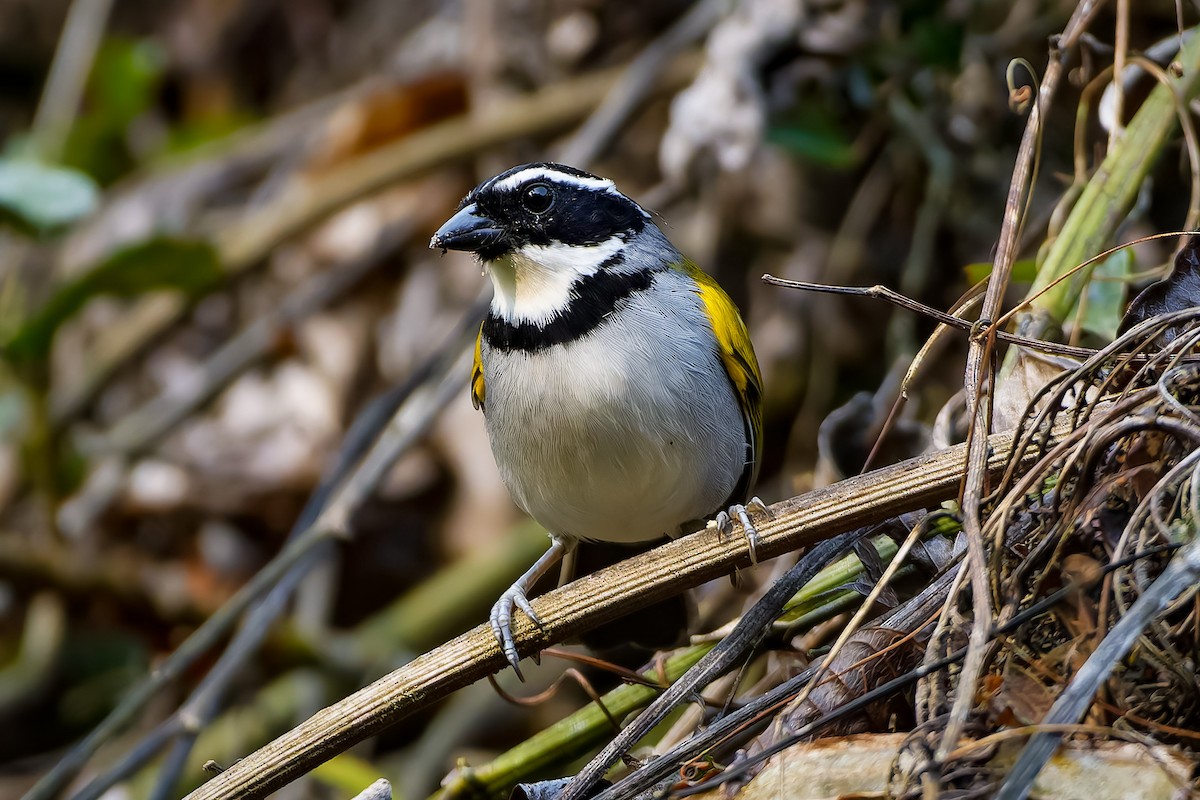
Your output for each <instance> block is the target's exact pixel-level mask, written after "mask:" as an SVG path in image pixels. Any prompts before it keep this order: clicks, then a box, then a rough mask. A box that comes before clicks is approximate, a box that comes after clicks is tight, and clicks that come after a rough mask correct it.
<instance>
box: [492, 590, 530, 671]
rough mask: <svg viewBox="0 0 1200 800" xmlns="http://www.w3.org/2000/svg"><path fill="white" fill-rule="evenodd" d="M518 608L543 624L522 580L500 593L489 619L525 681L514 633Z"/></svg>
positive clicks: (498, 638) (514, 667) (511, 661)
mask: <svg viewBox="0 0 1200 800" xmlns="http://www.w3.org/2000/svg"><path fill="white" fill-rule="evenodd" d="M517 608H519V609H521V610H522V611H524V612H525V616H527V617H529V618H530V619H531V620H533V623H534V624H535V625H541V624H542V621H541V620H540V619H538V615H537V613H536V612H534V610H533V604H531V603H530V602H529V598H528V597H526V596H525V587H524V586H522V585H521V583H520V582H517V583H514V584H513V585H512V586H510V587H508V589H507V590H505V592H504V594H502V595H500V599H499V600H497V601H496V603H495V605H493V606H492V613H491V616H490V618H489V619H490V620H491V623H492V633H494V634H495V635H496V641H498V642H499V643H500V648H501V649H502V650H503V651H504V657H505V658H506V659H508V663H509V664H511V665H512V668H513V672H515V673H517V677H518V678H520V679H521V680H522V681H524V680H525V676H524V675H522V674H521V668H520V667H519V666H517V664H518V662H520V660H521V658H520V656H518V655H517V642H516V640H515V639H514V638H513V633H512V620H513V611H514V609H517Z"/></svg>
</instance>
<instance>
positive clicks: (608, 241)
mask: <svg viewBox="0 0 1200 800" xmlns="http://www.w3.org/2000/svg"><path fill="white" fill-rule="evenodd" d="M647 229H653V230H655V231H657V229H656V228H654V224H653V222H652V221H651V220H650V215H649V214H648V213H646V211H645V210H643V209H642V207H641V206H639V205H638V204H637V203H635V202H633V201H632V200H630V199H629V198H628V197H626V196H625V195H623V194H621V193H620V192H619V191H617V188H616V186H615V185H614V184H613V182H612V181H611V180H607V179H605V178H598V177H596V176H595V175H590V174H588V173H586V172H583V171H582V170H578V169H575V168H574V167H568V166H564V165H562V164H551V163H537V164H524V165H522V166H519V167H513V168H512V169H510V170H507V171H506V172H502V173H500V174H499V175H497V176H495V177H494V178H490V179H488V180H486V181H484V182H483V183H481V184H479V185H478V186H476V187H475V188H474V189H472V190H471V191H470V192H469V193H468V194H467V196H466V197H465V198H463V201H462V203H460V204H459V207H458V212H457V213H456V214H455V215H454V216H453V217H451V218H450V219H449V220H447V221H446V223H445V224H444V225H442V227H440V228H438V231H437V233H435V234H434V235H433V238H432V239H431V240H430V242H429V246H430V247H432V248H435V249H441V250H443V251H445V250H464V251H467V252H472V253H475V254H476V255H478V256H479V258H480V260H481V261H482V262H483V264H484V267H485V268H486V269H487V271H488V274H489V275H490V276H491V278H492V282H493V283H494V285H495V288H496V294H495V298H494V300H493V303H492V308H493V311H494V312H495V313H497V314H499V315H500V316H502V317H504V318H505V319H508V320H510V321H514V322H519V321H529V322H534V323H541V322H544V321H546V320H547V319H550V318H552V317H554V316H555V315H557V314H559V313H561V312H562V311H563V309H565V308H566V307H567V306H568V305H569V304H570V303H571V302H572V300H573V299H575V298H576V297H577V296H578V294H579V292H580V286H581V285H582V282H585V280H586V279H587V278H589V277H591V276H594V275H596V274H597V273H599V272H601V271H606V270H621V271H628V270H631V269H634V268H635V267H636V268H638V269H640V268H641V266H639V265H633V264H628V263H625V262H626V258H625V256H626V255H627V248H628V245H629V244H630V243H631V242H633V241H634V240H636V239H637V238H638V237H639V236H640V235H641V234H642V233H643V232H644V231H646V230H647ZM656 238H659V239H660V238H661V235H660V236H659V237H656ZM663 241H664V242H665V239H664V240H663Z"/></svg>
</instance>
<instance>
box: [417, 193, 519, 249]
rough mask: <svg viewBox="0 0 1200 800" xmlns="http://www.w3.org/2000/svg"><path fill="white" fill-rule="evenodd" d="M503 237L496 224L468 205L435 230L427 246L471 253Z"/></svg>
mask: <svg viewBox="0 0 1200 800" xmlns="http://www.w3.org/2000/svg"><path fill="white" fill-rule="evenodd" d="M503 236H504V232H503V231H502V230H500V228H499V227H498V226H497V225H496V223H495V222H494V221H492V220H491V219H489V218H488V217H486V216H484V215H483V214H481V213H479V209H478V208H477V207H476V206H475V204H474V203H470V204H469V205H466V206H464V207H463V208H461V209H459V211H458V213H457V214H455V215H454V216H453V217H451V218H450V219H448V220H446V222H445V224H444V225H442V227H440V228H438V229H437V233H435V234H434V235H433V238H432V239H430V240H429V246H430V247H431V248H435V249H439V248H440V249H441V250H442V251H446V250H466V251H467V252H472V253H473V252H477V251H478V250H480V249H482V248H483V247H485V246H487V245H494V244H497V243H498V242H499V241H500V240H501V239H502V238H503Z"/></svg>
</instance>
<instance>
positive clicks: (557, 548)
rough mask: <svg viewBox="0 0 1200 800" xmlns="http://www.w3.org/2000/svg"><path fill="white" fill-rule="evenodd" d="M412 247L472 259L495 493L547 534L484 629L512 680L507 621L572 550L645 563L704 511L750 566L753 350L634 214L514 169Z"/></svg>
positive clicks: (704, 277)
mask: <svg viewBox="0 0 1200 800" xmlns="http://www.w3.org/2000/svg"><path fill="white" fill-rule="evenodd" d="M429 246H430V247H431V248H434V249H440V250H441V251H442V253H443V254H445V252H446V251H448V250H458V251H466V252H470V253H474V254H475V255H476V256H477V257H478V259H479V261H480V262H481V263H482V266H483V271H484V272H485V273H486V274H487V276H488V277H489V278H490V279H491V283H492V286H493V295H492V300H491V303H490V307H489V309H488V311H487V314H486V316H485V318H484V320H483V322H482V324H481V326H480V330H479V335H478V337H477V339H476V343H475V355H474V363H473V365H472V373H471V380H470V393H471V400H472V402H473V404H474V406H475V407H476V408H477V409H478V410H480V411H482V412H483V418H484V427H485V428H486V430H487V435H488V439H489V441H490V444H491V449H492V453H493V456H494V457H495V461H496V465H497V467H498V469H499V472H500V476H501V478H502V480H503V482H504V484H505V485H506V487H507V488H508V490H509V493H510V494H511V495H512V497H513V499H514V500H515V502H516V504H517V505H518V506H520V507H521V508H522V509H523V510H524V511H525V512H526V513H527V514H529V516H531V517H532V518H533V519H534V520H535V521H536V522H537V523H539V524H540V525H541V526H542V527H544V528H545V529H546V530H547V532H548V533H549V536H550V547H549V549H547V550H546V552H545V554H544V555H543V556H542V557H541V558H539V559H538V560H537V562H536V563H534V564H533V566H531V567H530V568H529V570H528V571H527V572H525V573H524V574H523V575H522V576H521V577H520V578H519V579H518V580H517V581H516V582H514V583H513V585H512V586H511V587H510V588H509V589H508V590H507V591H505V592H504V593H503V594H502V595H501V596H500V598H499V599H498V600H497V601H496V603H495V605H494V606H493V607H492V610H491V614H490V615H489V622H490V625H491V628H492V631H493V633H494V635H495V637H496V639H497V642H498V643H499V645H500V647H501V649H502V650H503V652H504V655H505V658H506V659H507V660H508V662H509V664H511V665H512V667H513V670H514V671H515V672H516V674H517V676H518V677H521V671H520V668H519V666H518V661H519V656H518V653H517V647H516V644H515V640H514V637H513V633H512V622H513V617H514V614H515V611H516V610H517V609H519V610H521V611H522V612H523V613H525V614H526V615H527V616H528V617H529V618H530V619H531V620H532V621H533V622H534V623H535V624H540V621H539V620H538V618H537V615H536V613H535V612H534V609H533V606H532V605H531V603H530V602H529V599H528V595H529V592H530V590H531V589H532V587H533V585H534V583H535V582H536V581H537V580H538V579H539V578H540V577H542V576H543V575H544V574H546V573H547V572H548V571H549V570H550V569H551V568H552V567H553V566H554V565H555V564H556V563H558V562H559V561H563V562H564V564H563V566H564V569H567V568H568V566H569V565H570V564H571V563H572V562H573V559H574V556H575V555H576V554H577V552H576V551H577V549H578V548H579V547H580V545H581V544H586V543H589V542H592V543H610V544H616V545H624V546H631V547H634V546H641V548H642V549H646V546H647V545H648V544H649V543H657V542H660V541H663V540H665V538H668V537H671V538H673V537H676V536H679V535H681V534H682V533H685V532H688V531H689V526H692V525H696V523H699V525H701V526H702V525H704V524H705V523H704V520H708V519H710V518H714V515H715V518H714V519H712V521H711V522H710V523H708V524H712V525H715V526H716V527H717V528H718V530H719V531H720V532H721V533H723V534H725V535H728V534H730V533H731V532H732V530H733V521H734V520H737V521H738V522H740V523H741V525H742V529H743V532H744V534H745V535H746V537H747V539H748V540H749V544H750V550H751V558H752V560H755V561H756V560H757V544H758V539H757V530H756V528H755V526H754V523H753V520H752V519H751V516H750V509H754V510H755V511H759V510H761V511H762V512H765V513H767V514H769V511H768V510H767V507H766V506H765V505H764V504H763V502H762V501H761V500H760V499H759V498H757V497H753V498H751V488H752V487H753V485H754V482H755V479H756V478H757V475H758V471H759V466H760V463H761V455H762V431H763V412H762V395H763V389H762V375H761V372H760V370H759V365H758V360H757V357H756V356H755V353H754V347H753V344H752V343H751V341H750V335H749V333H748V331H747V328H746V324H745V322H744V321H743V319H742V316H741V313H740V312H739V311H738V308H737V306H736V305H735V304H734V302H733V301H732V300H731V299H730V297H729V295H728V294H726V293H725V291H724V290H723V289H722V288H721V287H720V285H719V284H718V283H717V281H716V280H715V279H714V278H712V277H711V276H710V275H708V274H707V273H705V272H704V271H702V270H701V269H700V268H699V267H698V266H697V265H696V264H695V263H693V262H692V261H691V260H689V259H687V258H686V257H685V256H683V254H682V253H680V251H679V250H677V249H676V248H675V246H674V245H672V244H671V242H670V241H669V240H668V238H667V236H666V235H665V234H664V233H663V232H662V230H661V229H660V228H659V227H658V225H656V224H655V222H654V220H653V218H652V217H651V215H650V213H649V212H647V211H646V210H645V209H643V208H642V207H641V206H640V205H638V204H637V203H636V202H634V201H633V200H631V199H630V198H629V197H628V196H626V195H625V194H622V193H621V192H620V191H619V190H618V189H617V187H616V185H615V184H614V182H613V181H612V180H609V179H607V178H601V177H598V176H596V175H592V174H590V173H588V172H584V171H583V170H580V169H576V168H574V167H571V166H567V165H564V164H556V163H551V162H538V163H531V164H522V165H520V166H516V167H513V168H511V169H509V170H506V171H504V172H501V173H500V174H498V175H496V176H494V177H492V178H489V179H488V180H485V181H484V182H483V183H480V184H479V185H478V186H476V187H475V188H474V189H472V190H471V191H470V192H468V193H467V195H466V197H465V198H463V200H462V202H461V203H460V204H459V206H458V209H457V211H456V212H455V213H454V215H453V216H451V217H450V219H449V220H447V221H446V222H445V223H444V224H443V225H442V226H441V227H440V228H439V229H438V230H437V232H436V233H435V234H434V235H433V237H432V239H431V240H430V245H429ZM747 504H748V505H747ZM748 506H749V508H748ZM690 529H691V530H694V529H697V528H690Z"/></svg>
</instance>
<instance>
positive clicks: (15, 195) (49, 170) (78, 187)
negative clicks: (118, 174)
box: [0, 158, 100, 234]
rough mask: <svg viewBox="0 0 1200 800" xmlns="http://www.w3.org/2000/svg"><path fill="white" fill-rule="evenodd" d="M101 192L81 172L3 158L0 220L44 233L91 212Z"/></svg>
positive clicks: (0, 171)
mask: <svg viewBox="0 0 1200 800" xmlns="http://www.w3.org/2000/svg"><path fill="white" fill-rule="evenodd" d="M99 198H100V193H99V190H98V189H97V188H96V184H95V182H93V181H92V179H91V178H89V177H88V176H87V175H84V174H83V173H82V172H77V171H76V170H73V169H66V168H64V167H52V166H49V165H47V164H41V163H38V162H37V161H31V160H23V159H9V158H5V159H0V221H4V222H8V223H10V224H12V225H14V226H16V227H18V228H19V229H21V230H23V231H27V232H30V233H35V234H45V233H49V232H51V231H54V230H57V229H59V228H62V227H64V226H66V225H70V224H71V223H72V222H75V221H76V220H79V219H81V218H82V217H85V216H87V215H88V214H90V213H92V211H93V210H94V209H95V208H96V204H97V203H98V202H99Z"/></svg>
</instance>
